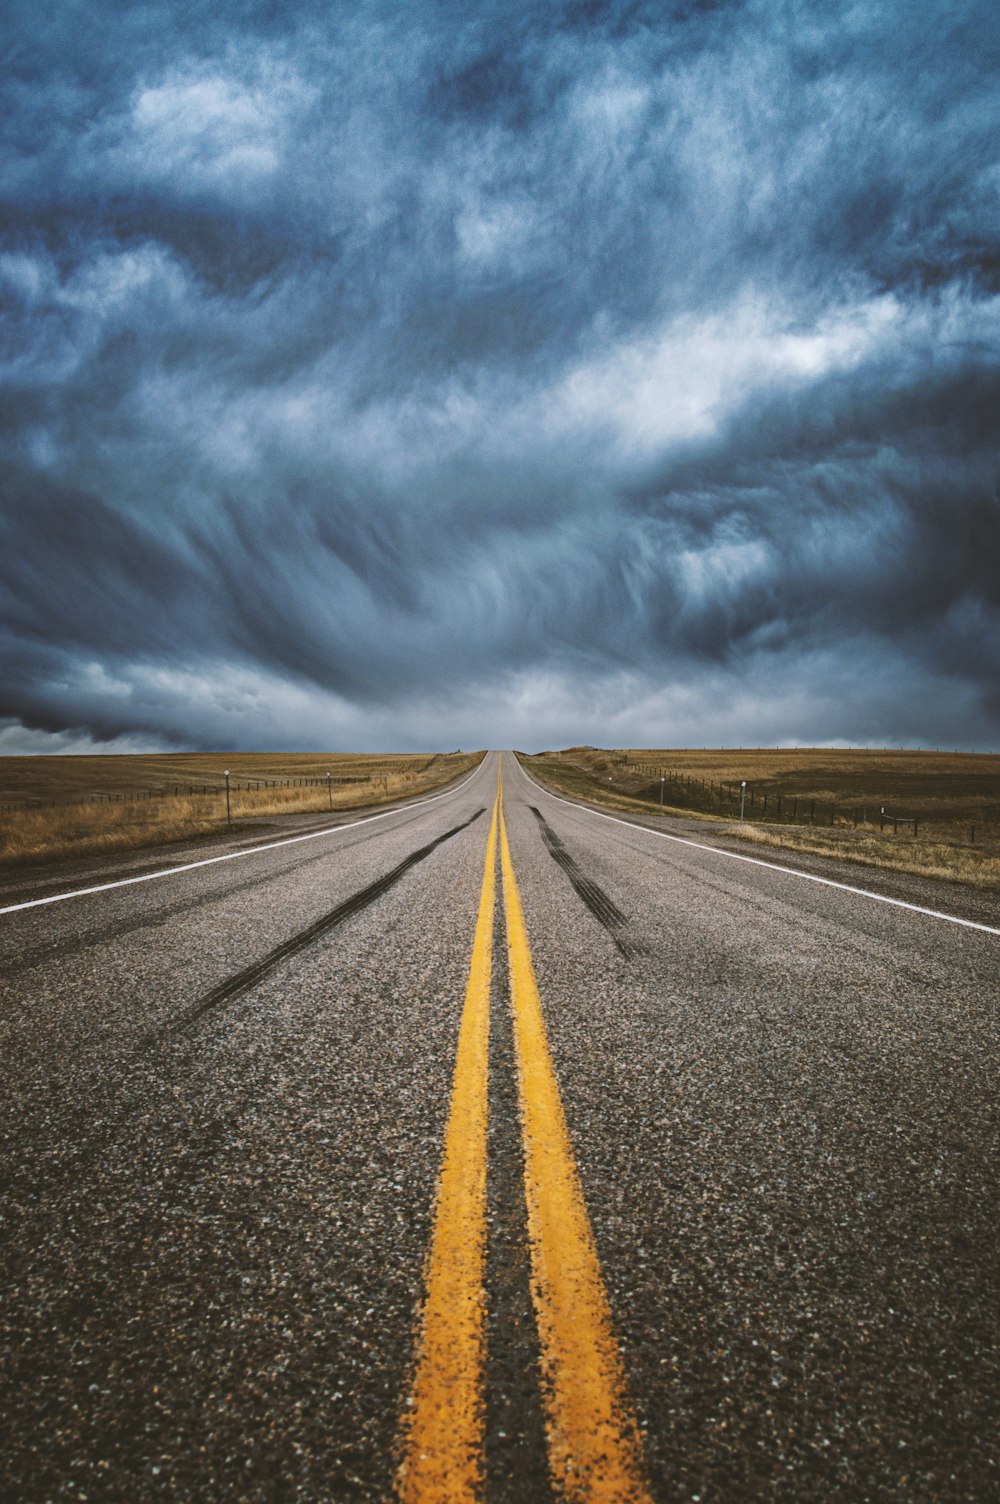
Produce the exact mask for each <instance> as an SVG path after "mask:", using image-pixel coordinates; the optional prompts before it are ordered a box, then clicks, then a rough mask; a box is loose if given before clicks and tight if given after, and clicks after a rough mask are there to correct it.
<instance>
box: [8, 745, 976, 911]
mask: <svg viewBox="0 0 1000 1504" xmlns="http://www.w3.org/2000/svg"><path fill="white" fill-rule="evenodd" d="M514 761H515V762H517V758H515V759H514ZM517 766H518V768H519V770H520V772H521V776H522V777H523V778H526V779H527V781H528V782H529V783H530V784H531V786H532V788H536V789H538V790H539V792H540V793H542V794H545V795H546V796H547V797H548V798H549V799H554V800H555V801H556V803H557V804H568V805H569V807H570V809H582V810H583V811H584V813H585V814H588V815H596V816H597V818H598V819H599V820H610V821H611V823H612V824H613V825H624V826H626V827H627V829H629V830H643V831H645V832H646V834H647V835H650V836H656V838H657V839H658V840H660V841H676V842H677V844H678V845H679V846H693V847H694V849H695V850H696V851H710V852H711V853H712V855H713V856H724V857H728V858H729V860H730V861H732V862H749V864H750V866H751V867H766V868H767V869H768V871H769V872H783V873H784V874H785V876H786V877H801V878H803V879H804V880H805V881H806V882H807V883H819V884H820V885H821V886H822V887H824V888H839V889H840V891H841V892H842V893H854V894H856V895H857V896H858V897H859V898H871V899H873V900H874V902H875V903H888V904H891V905H892V907H893V908H895V909H909V911H910V913H911V914H926V915H927V917H928V918H930V919H943V920H944V921H945V922H946V923H947V924H960V925H961V926H962V927H963V928H964V929H967V930H982V931H983V933H984V934H987V935H1000V929H998V928H997V926H996V925H993V924H981V923H980V922H979V921H978V920H976V919H959V918H958V916H957V915H956V914H945V913H942V912H941V910H940V909H925V908H924V907H923V906H922V905H921V904H919V903H907V902H906V900H905V899H903V898H889V897H887V896H886V894H885V893H873V892H871V890H870V889H869V888H855V887H852V886H851V884H850V883H838V882H835V881H834V879H833V878H832V877H817V876H816V874H815V872H803V871H802V870H801V869H800V868H798V867H783V866H782V865H781V864H780V862H765V861H763V860H762V859H761V858H760V857H759V856H743V855H741V853H740V852H738V851H724V850H722V848H721V847H719V846H706V845H705V843H704V841H692V840H691V839H690V838H689V837H687V836H672V835H668V833H667V832H666V831H665V830H651V829H650V827H649V826H648V825H637V824H635V823H634V821H632V820H620V819H619V818H618V817H617V816H616V815H606V814H604V813H603V812H602V811H601V810H599V809H591V808H590V806H589V805H586V804H574V802H573V800H572V799H562V798H560V796H559V795H558V794H553V793H552V792H551V791H550V790H549V789H547V788H546V787H545V785H544V784H542V783H539V782H538V780H537V779H536V778H532V777H530V776H529V775H528V773H527V772H526V771H525V769H524V768H522V767H521V764H520V763H519V762H518V763H517ZM2 912H3V911H2V910H0V913H2Z"/></svg>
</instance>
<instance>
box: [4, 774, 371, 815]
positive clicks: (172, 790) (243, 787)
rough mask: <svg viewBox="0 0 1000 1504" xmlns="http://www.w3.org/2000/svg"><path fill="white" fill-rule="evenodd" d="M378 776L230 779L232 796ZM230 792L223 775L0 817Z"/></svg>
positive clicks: (23, 803)
mask: <svg viewBox="0 0 1000 1504" xmlns="http://www.w3.org/2000/svg"><path fill="white" fill-rule="evenodd" d="M373 777H374V775H373V774H371V773H355V774H342V773H331V774H324V775H323V776H322V777H320V778H233V777H230V779H229V788H230V790H231V792H232V793H234V794H235V793H240V792H242V793H257V792H263V791H266V790H268V789H293V788H296V789H298V788H320V789H325V788H329V787H330V786H331V785H333V786H334V787H340V786H341V785H343V784H358V783H371V782H372V781H373ZM225 792H226V778H225V775H224V774H220V775H219V778H218V781H217V782H216V781H212V782H210V783H205V782H200V783H190V782H187V783H179V782H171V783H166V784H162V785H161V786H160V787H159V788H145V789H141V788H140V789H121V790H113V789H102V790H99V791H95V792H93V793H90V794H78V795H76V796H74V797H65V798H62V799H35V798H31V797H26V798H24V799H8V800H4V801H3V802H0V814H13V813H15V812H17V811H21V810H43V809H73V808H79V807H80V806H82V805H95V804H142V803H145V802H147V801H149V800H155V799H193V798H195V797H196V796H197V797H200V796H202V795H206V794H218V795H220V796H224V795H225Z"/></svg>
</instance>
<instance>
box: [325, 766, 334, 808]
mask: <svg viewBox="0 0 1000 1504" xmlns="http://www.w3.org/2000/svg"><path fill="white" fill-rule="evenodd" d="M326 792H327V794H328V796H329V799H330V808H331V809H333V783H332V782H331V779H330V775H329V773H327V775H326Z"/></svg>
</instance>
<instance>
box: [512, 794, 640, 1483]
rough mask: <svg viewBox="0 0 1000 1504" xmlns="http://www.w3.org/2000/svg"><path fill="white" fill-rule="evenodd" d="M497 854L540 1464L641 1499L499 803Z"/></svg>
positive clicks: (556, 1477) (556, 1474)
mask: <svg viewBox="0 0 1000 1504" xmlns="http://www.w3.org/2000/svg"><path fill="white" fill-rule="evenodd" d="M500 860H501V866H502V869H503V893H504V905H505V909H506V918H507V948H508V954H509V957H510V983H511V1007H512V1011H513V1017H514V1040H515V1049H516V1054H517V1072H518V1092H519V1098H520V1113H521V1132H522V1135H523V1140H524V1179H525V1197H526V1200H527V1206H528V1239H529V1243H530V1248H531V1275H532V1279H531V1283H532V1298H533V1300H534V1304H535V1315H536V1320H537V1323H538V1333H539V1339H540V1343H541V1362H542V1382H543V1392H544V1396H545V1406H546V1412H547V1425H546V1429H547V1435H548V1449H549V1470H550V1472H551V1475H552V1480H553V1483H554V1485H555V1487H556V1490H557V1491H558V1493H559V1494H560V1495H561V1496H562V1497H563V1498H565V1499H568V1500H571V1501H573V1504H648V1501H650V1500H651V1497H652V1496H651V1494H650V1492H649V1488H648V1486H647V1484H646V1481H645V1476H644V1467H643V1458H642V1446H641V1442H640V1438H639V1430H638V1427H637V1425H636V1422H635V1417H634V1416H633V1414H632V1411H631V1408H630V1406H629V1403H628V1399H627V1396H626V1389H625V1372H624V1368H623V1366H622V1361H621V1356H620V1354H619V1351H618V1345H617V1343H616V1341H615V1336H614V1329H613V1325H612V1319H611V1308H610V1305H609V1303H608V1296H607V1291H606V1290H605V1287H604V1280H603V1277H602V1275H601V1266H600V1260H599V1259H598V1256H597V1248H596V1246H595V1244H594V1235H593V1232H592V1231H591V1227H590V1221H589V1218H588V1216H587V1208H586V1205H585V1204H584V1199H583V1189H582V1187H581V1184H580V1177H579V1173H578V1171H577V1168H576V1164H575V1161H574V1159H573V1147H572V1144H571V1143H570V1137H569V1130H568V1128H567V1126H566V1116H565V1113H564V1111H563V1105H562V1099H561V1097H560V1095H559V1085H558V1082H557V1081H556V1075H555V1069H554V1067H553V1064H552V1056H551V1054H550V1052H549V1045H548V1039H547V1036H546V1032H545V1020H544V1018H543V1016H542V1005H541V999H540V998H539V995H538V986H537V983H536V981H535V971H534V967H533V966H532V962H531V951H530V948H529V945H528V935H527V931H526V929H525V925H524V912H523V910H522V907H521V897H520V894H519V892H518V888H517V879H516V878H515V876H514V867H513V864H512V862H511V858H510V847H509V845H508V844H507V830H506V826H505V824H504V818H503V809H502V807H501V812H500Z"/></svg>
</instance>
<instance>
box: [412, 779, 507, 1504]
mask: <svg viewBox="0 0 1000 1504" xmlns="http://www.w3.org/2000/svg"><path fill="white" fill-rule="evenodd" d="M499 808H500V793H499V789H498V791H497V796H496V800H495V802H494V805H493V821H492V824H491V825H490V833H489V839H488V841H487V845H486V864H485V870H484V872H483V886H482V892H481V894H480V899H479V917H478V919H477V921H476V934H475V940H474V941H473V946H472V961H471V964H470V966H469V980H468V984H467V986H466V992H465V1006H464V1008H463V1011H462V1023H461V1028H460V1031H459V1036H458V1052H457V1056H456V1060H455V1077H454V1085H453V1087H452V1094H451V1107H450V1111H449V1116H448V1127H447V1131H446V1134H445V1149H444V1161H443V1164H442V1168H441V1177H440V1181H439V1184H438V1194H437V1204H436V1210H435V1215H434V1232H433V1236H432V1240H431V1247H430V1253H429V1255H428V1258H427V1265H426V1269H425V1276H424V1278H425V1289H426V1297H425V1300H424V1307H423V1313H422V1319H421V1333H420V1339H419V1344H418V1349H417V1353H418V1356H417V1364H416V1374H415V1378H414V1384H413V1394H412V1396H411V1404H410V1406H409V1409H408V1412H407V1413H406V1415H405V1416H404V1419H403V1422H402V1426H401V1433H402V1448H403V1460H402V1463H401V1465H400V1468H399V1472H398V1474H397V1477H396V1489H397V1493H398V1497H399V1498H400V1499H401V1500H402V1501H403V1504H418V1501H419V1504H450V1501H454V1504H465V1501H475V1500H479V1499H481V1498H482V1494H483V1434H484V1414H485V1409H484V1407H485V1397H484V1370H485V1350H486V1334H485V1323H486V1296H485V1289H484V1267H485V1259H486V1154H487V1137H486V1130H487V1081H488V1069H489V1041H490V980H491V975H492V963H493V910H494V901H495V888H496V846H497V815H498V812H499Z"/></svg>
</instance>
